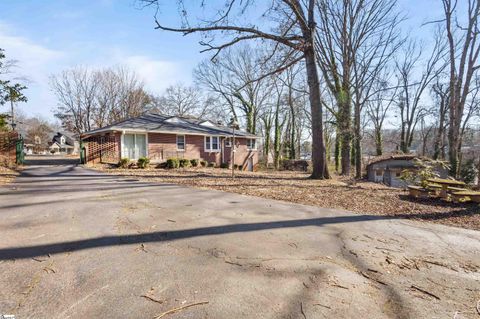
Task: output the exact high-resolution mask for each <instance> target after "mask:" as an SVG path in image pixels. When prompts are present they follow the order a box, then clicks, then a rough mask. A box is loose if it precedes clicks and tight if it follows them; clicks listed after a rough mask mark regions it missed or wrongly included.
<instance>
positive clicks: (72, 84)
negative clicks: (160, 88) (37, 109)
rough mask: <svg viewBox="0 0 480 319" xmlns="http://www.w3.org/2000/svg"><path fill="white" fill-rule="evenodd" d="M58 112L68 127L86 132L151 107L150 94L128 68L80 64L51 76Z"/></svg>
mask: <svg viewBox="0 0 480 319" xmlns="http://www.w3.org/2000/svg"><path fill="white" fill-rule="evenodd" d="M50 84H51V87H52V90H53V92H54V93H55V95H56V97H57V102H58V105H57V108H56V109H55V116H56V117H57V118H58V119H59V120H60V121H61V122H62V125H63V127H64V128H65V129H67V130H69V131H71V132H74V133H76V134H82V133H84V132H86V131H90V130H92V129H94V128H98V127H102V126H104V125H108V124H111V123H113V122H117V121H121V120H124V119H126V118H128V117H132V116H138V115H140V114H143V113H145V112H146V111H147V110H148V107H149V104H150V96H149V95H148V94H147V93H146V92H145V90H144V89H143V83H142V82H141V81H139V80H138V78H137V76H136V74H135V73H134V72H132V71H130V70H128V69H127V68H124V67H117V68H110V69H104V70H100V71H92V70H90V69H87V68H83V67H77V68H73V69H70V70H65V71H63V72H62V73H61V74H59V75H55V76H52V77H51V82H50Z"/></svg>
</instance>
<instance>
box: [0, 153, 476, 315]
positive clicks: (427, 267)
mask: <svg viewBox="0 0 480 319" xmlns="http://www.w3.org/2000/svg"><path fill="white" fill-rule="evenodd" d="M34 164H35V165H33V166H28V167H27V168H26V169H25V170H24V171H23V172H22V174H21V176H20V177H18V178H17V180H16V182H15V183H14V184H10V185H8V186H6V187H3V188H0V216H1V219H0V234H1V240H0V314H14V315H15V316H16V318H22V319H23V318H49V319H51V318H154V317H155V316H159V315H161V314H162V313H164V312H167V311H170V310H172V309H176V308H178V311H176V312H170V313H167V314H165V315H164V316H163V318H302V319H305V318H308V319H310V318H454V316H456V318H478V314H477V310H476V309H475V307H476V304H477V301H478V300H479V299H480V283H479V282H480V281H479V280H480V274H479V270H480V233H479V232H476V231H471V230H463V229H458V228H452V227H446V226H441V225H433V224H426V223H417V222H409V221H402V220H389V219H386V218H385V217H378V216H361V215H355V214H351V213H348V212H341V211H336V210H329V209H320V208H315V207H309V206H302V205H295V204H290V203H285V202H279V201H273V200H266V199H261V198H255V197H248V196H242V195H238V194H230V193H223V192H218V191H204V190H198V189H191V188H185V187H180V186H175V185H162V184H150V183H143V182H139V181H136V180H133V179H130V178H122V177H118V176H111V175H108V176H107V175H101V174H99V173H96V172H94V171H92V170H88V169H85V168H82V167H80V166H75V165H38V164H42V163H41V162H35V163H34ZM47 164H51V163H48V162H47Z"/></svg>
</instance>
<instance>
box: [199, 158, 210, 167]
mask: <svg viewBox="0 0 480 319" xmlns="http://www.w3.org/2000/svg"><path fill="white" fill-rule="evenodd" d="M200 165H202V167H207V165H208V162H207V161H203V160H202V161H200Z"/></svg>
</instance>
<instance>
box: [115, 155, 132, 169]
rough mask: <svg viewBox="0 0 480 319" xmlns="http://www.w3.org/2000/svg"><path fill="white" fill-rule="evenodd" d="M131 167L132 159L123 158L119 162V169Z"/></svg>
mask: <svg viewBox="0 0 480 319" xmlns="http://www.w3.org/2000/svg"><path fill="white" fill-rule="evenodd" d="M129 165H130V159H129V158H126V157H123V158H121V159H120V160H119V161H118V164H117V167H118V168H128V166H129Z"/></svg>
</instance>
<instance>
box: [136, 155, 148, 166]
mask: <svg viewBox="0 0 480 319" xmlns="http://www.w3.org/2000/svg"><path fill="white" fill-rule="evenodd" d="M148 164H150V159H149V158H148V157H140V158H139V159H138V160H137V166H138V168H146V167H147V166H148Z"/></svg>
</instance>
